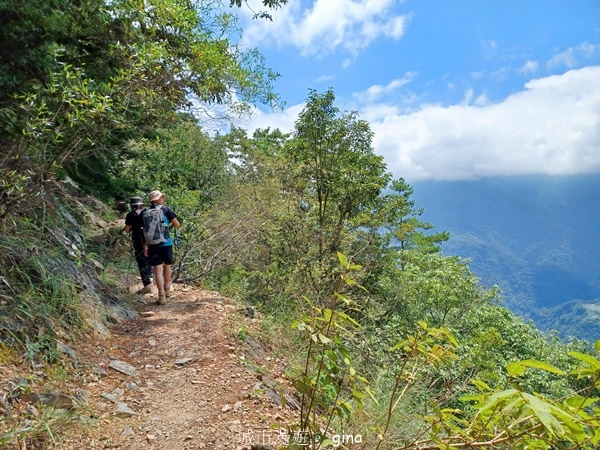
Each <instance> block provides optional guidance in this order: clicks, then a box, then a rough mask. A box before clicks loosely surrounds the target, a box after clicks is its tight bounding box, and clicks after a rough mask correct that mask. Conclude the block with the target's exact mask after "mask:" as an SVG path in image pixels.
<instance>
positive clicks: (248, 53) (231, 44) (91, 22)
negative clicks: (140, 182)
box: [0, 0, 278, 215]
mask: <svg viewBox="0 0 600 450" xmlns="http://www.w3.org/2000/svg"><path fill="white" fill-rule="evenodd" d="M38 6H39V2H36V1H33V0H25V1H24V2H20V3H19V4H16V3H14V2H7V1H2V2H0V17H1V18H2V19H1V20H2V21H3V22H2V25H3V26H2V27H1V28H2V32H1V34H0V48H2V49H10V50H9V52H8V54H7V55H6V56H7V57H6V59H2V62H1V63H0V81H1V82H2V83H1V85H2V87H1V89H0V117H3V118H6V119H7V120H6V121H5V122H4V124H5V125H4V127H3V129H2V130H0V149H1V151H2V154H3V156H4V158H3V164H2V167H1V168H0V170H1V171H2V175H3V176H2V178H3V180H14V181H15V183H20V184H19V185H18V186H16V189H13V188H14V186H12V184H11V183H12V182H10V181H9V182H6V181H4V182H3V184H2V185H1V186H0V187H2V195H4V196H6V197H9V198H8V201H7V202H6V203H5V205H6V206H5V207H4V209H3V210H2V211H0V215H6V214H7V212H8V210H9V209H10V208H12V207H13V205H14V204H15V203H18V202H20V201H21V200H22V199H23V198H25V197H27V196H28V195H34V193H35V192H38V191H39V189H37V188H36V187H39V186H43V182H44V180H45V179H48V178H49V177H53V176H55V175H56V174H57V173H58V172H59V171H61V169H62V168H66V169H68V170H69V172H70V174H71V175H77V174H78V171H77V169H78V168H81V167H82V165H83V166H85V167H86V168H87V169H88V171H89V169H91V168H102V169H101V170H99V173H98V174H99V175H102V176H107V175H108V176H109V177H110V176H112V177H113V178H118V174H112V173H111V170H107V168H108V167H112V166H117V167H118V165H119V164H118V163H119V162H120V161H121V160H122V159H123V158H124V156H125V155H126V154H127V144H128V142H130V141H131V140H132V139H140V138H147V137H152V136H153V132H154V130H155V129H156V128H158V127H160V126H164V125H165V124H167V123H169V122H173V121H175V120H178V118H179V117H180V115H179V113H180V112H181V111H183V110H187V111H190V112H193V113H200V112H201V111H202V110H203V111H205V112H207V111H208V108H211V105H221V106H222V107H223V108H225V110H227V111H230V112H231V113H241V112H243V111H245V110H246V109H247V106H248V104H249V103H254V102H265V103H267V104H271V105H275V104H277V103H278V98H277V96H276V94H274V92H273V90H272V84H271V83H272V81H273V80H274V79H275V78H276V77H277V74H275V73H274V72H272V71H271V70H270V69H268V68H267V67H266V66H265V62H264V58H263V57H262V56H261V55H260V54H259V53H258V52H257V51H256V50H255V49H249V50H241V49H240V48H239V47H238V46H237V44H236V43H235V41H233V40H232V36H236V35H238V34H239V30H238V29H237V25H236V23H235V17H234V16H233V15H232V14H231V13H223V12H221V11H220V10H219V6H220V3H219V2H213V1H194V0H181V1H179V0H167V1H158V0H150V1H149V2H148V1H146V2H141V1H128V0H116V1H113V2H105V1H103V0H89V1H86V2H72V1H68V0H52V1H51V2H47V3H45V4H44V6H42V7H41V8H38ZM215 111H216V110H215ZM84 160H85V161H84ZM19 180H20V181H19Z"/></svg>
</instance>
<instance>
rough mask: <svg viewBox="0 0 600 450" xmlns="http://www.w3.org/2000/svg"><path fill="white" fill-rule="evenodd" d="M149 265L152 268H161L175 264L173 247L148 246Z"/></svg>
mask: <svg viewBox="0 0 600 450" xmlns="http://www.w3.org/2000/svg"><path fill="white" fill-rule="evenodd" d="M148 263H150V265H151V266H153V267H154V266H160V265H161V264H166V265H167V266H170V265H172V264H173V246H172V245H163V246H160V247H153V246H152V245H149V246H148Z"/></svg>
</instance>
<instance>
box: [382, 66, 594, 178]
mask: <svg viewBox="0 0 600 450" xmlns="http://www.w3.org/2000/svg"><path fill="white" fill-rule="evenodd" d="M598 79H600V67H588V68H585V69H580V70H573V71H570V72H567V73H565V74H563V75H555V76H551V77H547V78H541V79H536V80H532V81H530V82H529V83H527V84H526V85H525V90H523V91H522V92H519V93H517V94H513V95H511V96H510V97H508V98H506V99H505V100H504V101H503V102H501V103H497V104H487V105H485V106H468V105H455V106H450V107H442V106H427V107H424V108H422V109H421V110H419V111H417V112H414V113H411V114H406V115H388V116H386V117H385V118H384V119H382V120H380V121H379V122H376V123H372V124H371V126H372V129H373V131H374V132H375V139H374V146H375V149H376V151H377V153H379V154H382V155H383V156H384V157H385V161H386V162H387V164H388V168H389V169H390V170H391V171H393V172H394V174H395V175H396V176H403V177H405V178H406V179H408V180H409V181H410V180H419V179H438V180H457V179H470V178H478V177H487V176H496V175H513V174H530V173H547V174H573V173H585V172H595V171H600V114H599V113H600V84H598V82H597V80H598Z"/></svg>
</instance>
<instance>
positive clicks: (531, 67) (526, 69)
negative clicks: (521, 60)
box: [519, 61, 538, 74]
mask: <svg viewBox="0 0 600 450" xmlns="http://www.w3.org/2000/svg"><path fill="white" fill-rule="evenodd" d="M537 69H538V63H537V62H536V61H527V62H526V63H525V64H523V65H522V66H521V68H520V69H519V73H524V74H529V73H533V72H535V71H536V70H537Z"/></svg>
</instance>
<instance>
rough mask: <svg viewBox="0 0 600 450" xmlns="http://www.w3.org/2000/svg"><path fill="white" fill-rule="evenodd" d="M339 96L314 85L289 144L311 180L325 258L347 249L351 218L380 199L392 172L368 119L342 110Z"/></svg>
mask: <svg viewBox="0 0 600 450" xmlns="http://www.w3.org/2000/svg"><path fill="white" fill-rule="evenodd" d="M334 101H335V95H334V93H333V91H332V90H328V91H327V92H325V93H324V94H318V93H317V92H315V91H311V92H310V93H309V97H308V100H307V103H306V106H305V108H304V109H303V110H302V112H301V113H300V115H299V118H298V120H297V122H296V126H295V128H296V130H295V133H294V138H295V139H294V141H293V143H292V145H290V146H289V151H290V155H291V157H292V161H294V162H295V163H296V164H298V166H299V167H300V170H301V176H302V177H303V178H304V180H305V182H306V192H305V198H306V200H307V201H308V204H309V205H308V206H309V207H310V209H311V214H312V215H313V216H314V217H315V222H316V223H315V226H316V230H315V231H316V239H317V244H318V256H317V260H318V261H319V262H320V264H324V263H325V262H326V261H328V260H331V259H332V256H334V255H335V252H336V251H338V250H341V249H342V241H343V238H344V232H345V230H347V226H348V225H349V222H350V221H351V220H352V219H353V218H356V217H357V216H358V214H359V213H360V212H361V211H364V210H365V209H366V208H368V206H369V205H370V204H372V203H373V202H374V201H376V199H377V198H378V196H379V194H380V192H381V190H382V189H383V188H384V187H385V185H386V183H387V180H388V178H389V175H388V173H387V172H386V166H385V164H384V162H383V159H382V158H381V157H380V156H377V155H375V154H374V152H373V148H372V145H371V142H372V138H373V133H372V131H371V129H370V127H369V125H368V123H367V122H365V121H363V120H360V119H358V116H357V114H356V113H354V112H352V113H343V114H342V113H340V111H339V110H338V108H337V107H335V106H334ZM312 211H314V212H312Z"/></svg>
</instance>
